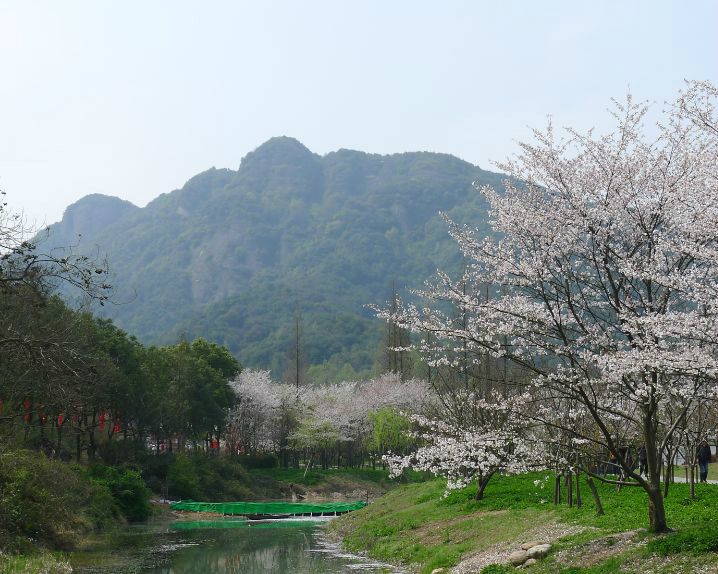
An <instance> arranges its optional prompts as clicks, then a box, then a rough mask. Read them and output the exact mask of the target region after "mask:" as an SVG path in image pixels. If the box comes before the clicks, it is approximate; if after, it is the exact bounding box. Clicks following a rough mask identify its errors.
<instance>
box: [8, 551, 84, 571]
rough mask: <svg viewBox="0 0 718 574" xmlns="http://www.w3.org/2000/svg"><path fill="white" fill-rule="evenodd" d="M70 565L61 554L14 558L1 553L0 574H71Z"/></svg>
mask: <svg viewBox="0 0 718 574" xmlns="http://www.w3.org/2000/svg"><path fill="white" fill-rule="evenodd" d="M70 572H72V568H71V567H70V563H69V562H68V561H67V559H66V558H65V557H64V556H63V555H61V554H50V553H43V554H38V555H36V556H13V555H9V554H2V553H0V574H69V573H70Z"/></svg>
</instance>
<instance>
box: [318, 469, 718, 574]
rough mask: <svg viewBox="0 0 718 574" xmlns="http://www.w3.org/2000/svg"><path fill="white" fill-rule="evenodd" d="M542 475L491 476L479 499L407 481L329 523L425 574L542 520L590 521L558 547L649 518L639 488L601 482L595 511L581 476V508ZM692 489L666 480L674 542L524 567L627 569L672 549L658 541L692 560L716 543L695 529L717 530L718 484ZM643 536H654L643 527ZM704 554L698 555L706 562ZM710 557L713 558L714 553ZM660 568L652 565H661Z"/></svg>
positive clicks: (354, 542) (356, 542) (518, 536)
mask: <svg viewBox="0 0 718 574" xmlns="http://www.w3.org/2000/svg"><path fill="white" fill-rule="evenodd" d="M546 476H547V475H546V474H541V475H539V474H532V475H523V476H513V477H509V476H506V477H503V476H501V477H496V478H495V479H494V480H492V482H491V483H490V484H489V487H488V488H487V490H486V494H485V498H484V500H482V501H476V500H474V499H473V496H474V494H475V491H476V490H475V487H469V488H467V489H464V490H462V491H457V492H453V493H451V494H450V495H449V496H448V497H446V498H444V497H443V496H442V495H443V490H444V483H443V481H441V480H432V481H429V482H425V483H420V484H409V485H407V486H403V487H401V488H398V489H395V490H393V491H391V492H389V493H388V494H386V495H384V496H383V497H381V498H380V499H379V500H377V501H376V502H374V503H373V504H371V505H370V506H369V507H367V508H365V509H363V510H361V511H358V512H354V513H351V514H349V515H347V516H345V517H342V518H341V519H340V520H338V521H336V522H335V523H334V524H332V526H331V529H332V530H334V531H335V532H336V533H337V534H338V535H340V536H342V538H343V539H344V544H345V546H346V547H347V548H348V549H349V550H351V551H362V550H368V552H369V554H370V555H371V556H373V557H375V558H377V559H380V560H385V561H389V562H395V563H396V562H400V563H404V564H408V565H410V566H411V567H413V568H418V569H419V570H420V571H421V572H427V573H428V572H431V571H432V570H433V569H434V568H439V567H449V566H453V565H455V564H457V563H458V562H459V561H460V559H461V557H462V555H466V554H467V553H471V552H476V551H480V550H483V549H487V548H489V547H491V546H492V545H494V544H496V543H500V542H503V541H519V542H523V541H525V540H524V538H525V535H528V533H529V531H530V530H531V529H532V528H534V527H535V526H537V525H540V524H542V523H549V522H556V521H559V522H563V523H569V524H576V525H581V526H585V527H588V529H587V530H586V531H584V532H583V533H581V534H578V535H574V536H571V537H567V538H566V540H565V541H562V542H561V543H559V544H558V545H557V549H560V548H566V549H572V548H580V547H582V546H583V545H585V544H587V543H589V542H590V541H591V540H593V539H596V538H600V537H606V536H610V535H611V534H614V533H618V532H623V531H628V530H636V529H640V528H645V527H646V526H647V524H648V511H647V499H646V496H645V494H644V492H643V490H641V489H639V488H635V487H629V488H623V489H622V490H621V491H620V492H617V491H616V490H615V489H614V488H613V487H612V486H610V485H603V484H600V483H599V484H598V485H597V486H598V488H599V492H600V496H601V501H602V503H603V507H604V509H605V511H606V514H605V515H604V516H598V515H597V514H596V510H595V507H594V503H593V499H592V497H591V494H590V491H589V489H588V486H587V485H586V483H585V482H583V481H582V483H581V494H582V498H583V505H582V508H580V509H579V508H577V507H574V508H568V507H567V505H566V504H565V495H564V504H562V505H559V506H554V505H553V504H552V494H553V477H552V476H549V478H548V480H544V479H545V477H546ZM535 480H538V481H539V485H538V486H536V485H534V481H535ZM542 484H543V488H541V485H542ZM696 495H697V496H696V499H695V500H691V499H690V497H689V490H688V485H686V484H673V485H671V487H670V492H669V496H668V498H667V499H666V501H665V505H666V513H667V518H668V524H669V526H670V527H671V528H674V529H678V530H679V531H680V532H684V533H692V534H683V535H682V536H683V537H682V538H680V539H675V542H668V541H669V540H671V537H672V536H678V535H677V534H671V535H669V536H666V537H663V538H660V539H659V538H656V539H655V540H665V541H666V542H660V543H658V542H656V543H655V544H658V546H655V544H654V543H652V544H654V546H651V545H650V544H649V546H648V549H646V548H645V547H644V546H641V547H640V552H639V553H638V555H631V554H630V553H628V554H625V553H622V554H620V555H618V556H610V557H608V558H607V559H606V560H604V561H603V562H602V563H600V564H595V565H591V566H585V567H581V566H573V565H561V564H557V563H555V562H554V561H553V559H551V558H550V557H549V558H548V559H546V560H544V561H542V562H541V563H540V564H538V565H536V566H534V567H532V568H531V570H530V571H531V572H536V573H541V572H546V573H548V572H551V573H561V574H571V573H575V574H578V573H580V574H589V573H590V574H603V573H609V572H616V571H618V569H619V568H623V570H625V571H627V572H631V571H633V570H631V568H632V566H631V563H632V561H635V560H639V562H640V561H644V562H645V561H648V562H650V561H651V560H658V559H659V558H658V557H657V555H658V554H659V552H660V553H662V554H663V555H667V554H670V552H667V551H662V550H659V549H660V548H664V546H665V547H666V548H667V547H669V546H670V547H671V548H675V549H678V550H680V551H681V553H680V555H679V556H675V557H674V558H672V559H671V560H673V562H674V563H675V564H682V565H683V566H684V567H688V566H690V565H692V564H694V563H697V560H698V559H697V558H696V557H695V553H697V552H698V553H700V552H707V551H709V550H711V549H713V548H714V542H715V543H716V544H718V534H717V535H716V538H715V540H714V538H713V537H712V534H710V535H709V534H706V535H705V536H703V537H701V536H699V535H698V533H701V532H704V533H705V532H708V533H712V532H715V533H718V512H717V511H716V509H718V487H716V486H714V485H698V486H697V488H696ZM643 536H646V537H648V538H649V539H652V538H653V537H649V536H648V535H647V534H644V535H643ZM608 540H609V542H610V539H608ZM661 544H663V545H664V546H660V545H661ZM691 553H693V554H691ZM705 556H706V555H705V554H703V559H704V561H705V559H706V558H705ZM716 559H718V555H717V557H716ZM710 560H713V556H712V555H711V558H710ZM686 565H688V566H686ZM664 566H665V565H662V566H661V567H660V568H664ZM660 568H659V569H658V570H655V571H656V572H663V571H664V570H661V569H660ZM623 570H622V571H623ZM638 571H641V570H640V568H639V569H637V570H636V572H638ZM665 571H666V572H669V571H670V570H665ZM686 571H690V569H688V570H686ZM497 572H499V571H498V570H497Z"/></svg>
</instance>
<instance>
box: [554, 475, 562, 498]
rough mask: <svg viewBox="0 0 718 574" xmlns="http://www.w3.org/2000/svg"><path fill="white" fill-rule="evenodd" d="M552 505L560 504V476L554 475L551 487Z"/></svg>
mask: <svg viewBox="0 0 718 574" xmlns="http://www.w3.org/2000/svg"><path fill="white" fill-rule="evenodd" d="M553 503H554V504H561V475H560V474H557V475H556V480H555V481H554V485H553Z"/></svg>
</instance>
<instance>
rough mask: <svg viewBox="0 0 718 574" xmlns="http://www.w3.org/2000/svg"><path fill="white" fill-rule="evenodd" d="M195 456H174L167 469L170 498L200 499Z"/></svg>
mask: <svg viewBox="0 0 718 574" xmlns="http://www.w3.org/2000/svg"><path fill="white" fill-rule="evenodd" d="M195 461H196V457H195V458H194V459H192V458H190V457H188V456H185V455H177V456H175V458H174V460H173V461H172V463H171V464H170V465H169V469H168V470H167V491H168V495H169V497H170V498H173V499H175V498H178V499H185V500H186V499H192V500H200V499H202V493H201V491H200V485H199V473H198V472H197V470H198V469H197V464H196V462H195Z"/></svg>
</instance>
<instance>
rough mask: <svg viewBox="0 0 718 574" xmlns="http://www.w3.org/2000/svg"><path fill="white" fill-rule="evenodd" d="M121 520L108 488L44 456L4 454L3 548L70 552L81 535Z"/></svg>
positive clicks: (0, 488) (0, 460)
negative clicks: (38, 547) (43, 548)
mask: <svg viewBox="0 0 718 574" xmlns="http://www.w3.org/2000/svg"><path fill="white" fill-rule="evenodd" d="M118 519H120V513H119V510H118V507H117V505H116V503H115V502H114V500H113V498H112V495H111V493H110V491H109V489H108V488H107V487H105V486H103V485H100V484H94V483H92V482H91V481H90V480H88V478H87V476H85V474H84V472H83V471H82V470H81V469H80V468H79V467H75V466H72V465H68V464H65V463H61V462H57V461H53V460H48V459H47V458H46V457H45V456H44V455H43V454H42V453H38V452H29V451H3V452H0V550H2V551H9V552H15V551H28V550H30V549H31V548H36V547H37V546H40V547H46V548H50V549H59V550H69V549H72V548H73V547H74V546H75V545H76V543H77V542H78V540H79V536H80V535H81V534H84V533H86V532H88V531H90V530H92V529H93V528H98V527H103V526H106V525H108V524H110V523H113V522H115V521H117V520H118Z"/></svg>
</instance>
